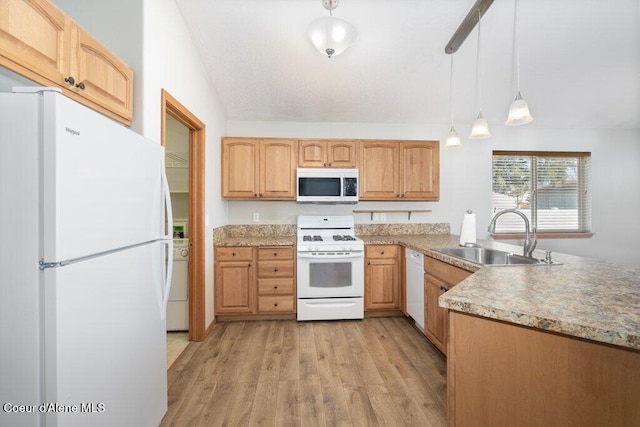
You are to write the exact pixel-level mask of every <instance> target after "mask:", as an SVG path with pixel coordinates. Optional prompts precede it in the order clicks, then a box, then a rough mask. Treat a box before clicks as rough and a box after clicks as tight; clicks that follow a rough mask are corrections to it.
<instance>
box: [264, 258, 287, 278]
mask: <svg viewBox="0 0 640 427" xmlns="http://www.w3.org/2000/svg"><path fill="white" fill-rule="evenodd" d="M258 277H293V262H292V261H260V262H259V263H258Z"/></svg>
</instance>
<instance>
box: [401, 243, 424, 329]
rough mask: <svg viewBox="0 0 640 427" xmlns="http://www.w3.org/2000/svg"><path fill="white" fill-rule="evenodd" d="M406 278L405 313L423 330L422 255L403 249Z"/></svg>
mask: <svg viewBox="0 0 640 427" xmlns="http://www.w3.org/2000/svg"><path fill="white" fill-rule="evenodd" d="M405 261H406V269H407V270H406V273H407V274H406V280H407V313H409V316H411V317H413V320H415V322H416V326H417V327H418V328H419V329H420V330H422V331H423V332H424V255H423V254H421V253H420V252H416V251H414V250H412V249H409V248H407V249H405Z"/></svg>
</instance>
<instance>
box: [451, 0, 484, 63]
mask: <svg viewBox="0 0 640 427" xmlns="http://www.w3.org/2000/svg"><path fill="white" fill-rule="evenodd" d="M492 3H493V0H477V1H476V2H475V4H474V5H473V6H472V7H471V10H469V13H467V16H465V17H464V20H463V21H462V22H461V23H460V25H459V26H458V29H457V30H456V32H455V33H453V36H451V40H449V43H447V45H446V46H445V47H444V51H445V53H447V54H452V53H455V51H457V50H458V49H459V48H460V46H462V43H464V41H465V40H466V39H467V36H469V34H470V33H471V31H472V30H473V29H474V28H475V26H476V25H477V24H478V19H479V18H480V17H482V16H483V15H484V13H485V12H486V11H487V10H489V7H490V6H491V4H492Z"/></svg>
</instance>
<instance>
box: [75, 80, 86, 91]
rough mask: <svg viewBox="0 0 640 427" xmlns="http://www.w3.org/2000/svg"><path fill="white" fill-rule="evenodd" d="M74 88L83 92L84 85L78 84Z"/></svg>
mask: <svg viewBox="0 0 640 427" xmlns="http://www.w3.org/2000/svg"><path fill="white" fill-rule="evenodd" d="M76 87H77V88H79V89H81V90H84V87H85V86H84V83H82V82H80V83H78V84H77V85H76Z"/></svg>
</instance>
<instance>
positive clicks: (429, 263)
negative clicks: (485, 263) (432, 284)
mask: <svg viewBox="0 0 640 427" xmlns="http://www.w3.org/2000/svg"><path fill="white" fill-rule="evenodd" d="M424 272H425V273H427V274H429V275H431V276H434V277H437V278H438V279H441V280H444V281H445V282H447V283H449V284H451V285H457V284H458V283H460V282H461V281H463V280H464V279H466V278H467V277H469V276H471V275H472V274H473V273H471V272H470V271H467V270H463V269H461V268H458V267H454V266H453V265H451V264H447V263H446V262H442V261H440V260H437V259H435V258H430V257H424Z"/></svg>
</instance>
